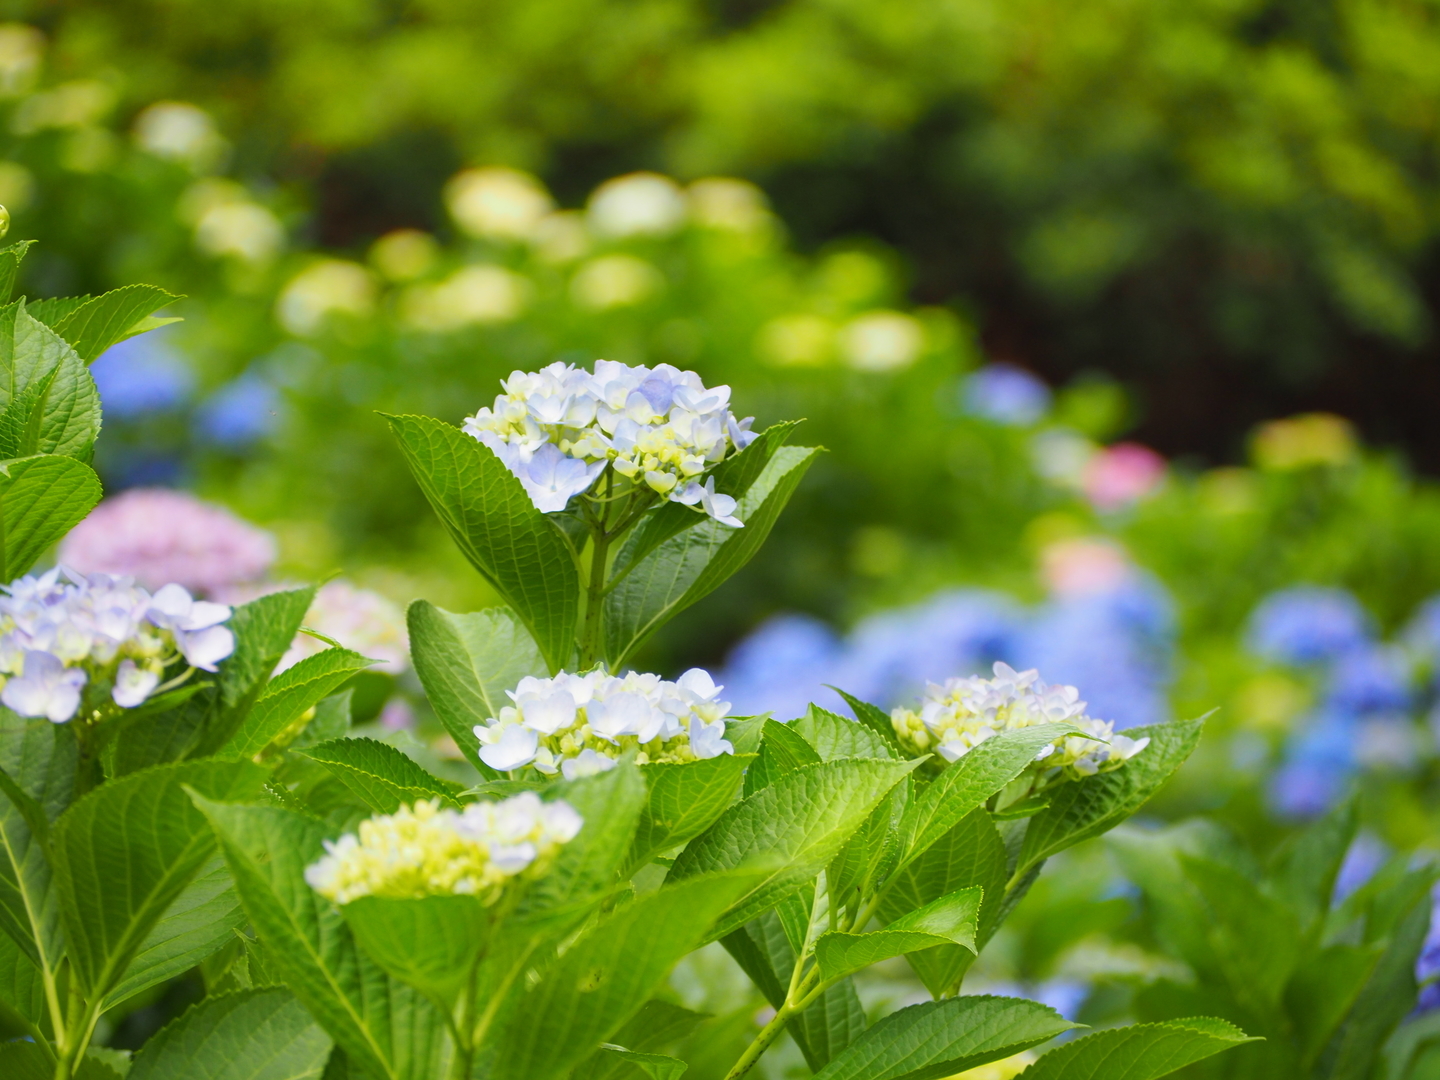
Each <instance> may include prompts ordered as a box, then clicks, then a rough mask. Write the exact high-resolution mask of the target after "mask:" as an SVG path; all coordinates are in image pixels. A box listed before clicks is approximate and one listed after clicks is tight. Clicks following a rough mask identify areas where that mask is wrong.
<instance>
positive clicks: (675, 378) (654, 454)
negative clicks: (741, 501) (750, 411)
mask: <svg viewBox="0 0 1440 1080" xmlns="http://www.w3.org/2000/svg"><path fill="white" fill-rule="evenodd" d="M501 386H502V387H503V388H504V390H505V392H504V393H503V394H501V395H499V396H498V397H497V398H496V399H495V405H494V407H492V408H488V409H485V408H482V409H480V410H479V411H478V412H476V414H475V415H474V416H470V417H467V418H466V419H465V424H464V429H465V432H466V433H467V434H468V435H471V436H473V437H474V438H476V439H479V440H480V441H481V442H482V443H484V444H485V445H486V446H488V447H489V448H490V449H491V450H493V451H495V454H496V456H498V457H499V458H500V460H501V461H503V462H505V465H506V467H508V468H509V469H510V471H511V472H512V473H514V474H515V476H516V477H518V478H519V480H520V483H521V484H523V485H524V486H525V490H526V492H527V493H529V495H530V498H531V500H532V501H533V502H534V503H535V506H536V508H537V509H539V510H541V511H543V512H545V513H553V512H554V511H557V510H564V509H565V507H566V505H567V504H568V503H569V501H570V500H571V499H572V498H573V497H574V496H576V495H579V494H581V493H582V492H585V491H588V490H589V489H590V488H591V486H593V485H594V483H595V481H596V480H597V479H599V477H600V474H601V473H602V472H604V471H605V466H606V465H612V466H613V467H614V469H615V472H616V473H617V474H618V475H619V476H621V477H623V478H625V479H626V480H628V481H629V482H630V483H632V484H634V485H636V486H637V487H640V486H643V487H646V488H649V489H650V490H652V491H654V492H656V493H657V494H659V495H661V496H662V497H664V498H666V499H668V500H669V501H671V502H678V503H683V504H685V505H686V506H698V507H699V508H700V509H701V510H703V511H704V512H705V513H706V514H707V515H709V516H710V517H712V518H714V519H715V520H716V521H719V522H721V523H722V524H724V525H729V526H731V527H732V528H737V529H738V528H740V527H741V525H742V522H741V521H740V520H739V519H738V518H736V517H735V516H734V514H735V500H734V499H732V498H731V497H730V496H728V495H725V494H723V493H718V492H716V490H715V481H714V478H713V477H712V478H706V479H704V480H703V481H702V479H701V474H702V473H704V472H705V470H706V469H708V468H710V467H711V466H712V465H715V464H716V463H718V462H720V461H722V460H724V459H725V457H726V456H727V455H729V454H730V453H731V452H733V451H736V450H742V449H744V448H745V447H746V446H748V445H749V444H750V442H751V441H752V440H753V439H754V438H755V436H754V433H752V432H751V430H750V423H751V419H753V418H751V419H745V420H737V419H736V418H735V414H734V413H732V412H731V411H730V388H729V387H728V386H713V387H707V386H706V385H705V384H704V383H702V382H701V381H700V376H698V375H696V374H695V373H694V372H693V371H681V370H679V369H678V368H674V367H671V366H670V365H669V364H659V365H657V366H655V367H653V368H648V367H631V366H629V365H626V364H618V363H614V362H612V361H609V360H597V361H595V371H594V373H593V374H592V373H591V372H588V371H585V370H584V369H583V368H577V367H575V366H573V365H566V364H563V363H560V362H558V361H557V362H556V363H554V364H551V365H550V366H549V367H546V368H544V369H542V370H540V371H536V372H523V371H516V372H513V373H512V374H511V376H510V378H509V379H507V380H505V381H504V382H502V383H501Z"/></svg>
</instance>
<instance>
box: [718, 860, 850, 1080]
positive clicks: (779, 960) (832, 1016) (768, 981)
mask: <svg viewBox="0 0 1440 1080" xmlns="http://www.w3.org/2000/svg"><path fill="white" fill-rule="evenodd" d="M813 896H814V889H813V886H812V887H811V888H808V889H805V890H803V891H801V892H792V893H790V894H788V895H786V896H784V897H782V898H781V899H780V901H779V902H778V903H777V904H776V905H775V907H773V908H771V909H770V910H769V911H766V912H764V913H762V914H761V915H759V916H757V917H756V918H754V919H751V920H750V921H749V922H747V923H746V924H745V925H744V926H742V927H740V928H739V929H737V930H735V931H733V932H731V933H729V934H727V935H726V936H725V937H724V938H723V939H721V944H722V945H724V946H725V951H726V952H728V953H729V954H730V955H731V956H732V957H734V958H735V962H736V963H738V964H739V965H740V967H741V969H742V970H743V971H744V972H745V974H746V975H748V976H749V977H750V981H751V982H753V983H754V984H755V986H756V987H757V988H758V989H759V990H760V992H761V993H762V994H764V995H765V999H766V1000H767V1001H769V1002H770V1004H771V1005H772V1006H774V1007H775V1008H779V1007H780V1005H781V1004H782V1003H783V1002H784V1001H785V995H786V993H787V991H788V989H789V985H788V984H789V981H790V973H791V971H792V970H793V969H794V967H795V956H796V950H797V949H798V948H799V947H800V945H801V944H802V943H803V941H804V938H805V935H806V930H807V929H808V924H809V921H810V902H811V899H812V898H813ZM786 1030H787V1031H789V1032H790V1035H791V1037H792V1038H793V1039H794V1040H795V1043H796V1045H797V1046H799V1047H800V1052H801V1053H802V1054H803V1055H804V1056H805V1060H806V1062H807V1063H808V1064H809V1065H810V1068H811V1069H820V1068H823V1067H824V1066H825V1064H826V1063H827V1062H828V1061H829V1060H830V1059H831V1058H832V1057H834V1056H835V1055H836V1054H838V1053H839V1052H840V1051H841V1050H843V1049H844V1048H845V1047H847V1046H849V1045H850V1043H852V1042H853V1041H855V1039H857V1038H859V1037H860V1034H861V1032H863V1031H864V1030H865V1010H864V1008H863V1007H862V1006H861V1004H860V999H859V997H858V996H857V995H856V993H855V986H854V984H853V983H852V982H851V981H850V980H849V979H842V980H840V981H839V982H838V983H836V984H835V985H834V986H832V987H830V988H828V989H827V990H826V991H825V992H824V993H823V994H821V995H820V997H819V999H817V1000H816V1001H815V1002H814V1003H813V1004H812V1005H811V1006H810V1007H809V1008H807V1009H806V1010H805V1011H804V1012H802V1013H801V1014H800V1015H799V1016H796V1017H794V1018H792V1019H791V1021H790V1023H789V1025H788V1026H787V1028H786Z"/></svg>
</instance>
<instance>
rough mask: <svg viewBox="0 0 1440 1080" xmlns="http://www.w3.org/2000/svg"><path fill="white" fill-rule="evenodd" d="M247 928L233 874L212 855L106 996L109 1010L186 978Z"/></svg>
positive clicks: (156, 925) (217, 856) (146, 939)
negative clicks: (236, 934)
mask: <svg viewBox="0 0 1440 1080" xmlns="http://www.w3.org/2000/svg"><path fill="white" fill-rule="evenodd" d="M244 925H245V913H244V912H243V911H242V910H241V908H240V897H239V896H237V895H236V894H235V889H234V887H233V886H232V884H231V882H230V872H229V871H228V870H227V869H225V862H224V860H223V859H221V858H220V856H219V855H218V854H216V855H213V856H212V857H211V858H210V861H209V862H208V863H207V864H206V865H205V866H204V867H202V868H201V870H200V871H199V873H197V874H196V875H195V880H193V881H192V882H190V884H189V885H187V886H185V890H184V891H183V892H182V893H181V894H180V895H179V896H177V897H176V898H175V900H174V902H173V903H172V904H171V905H170V906H169V907H168V908H166V909H165V915H164V917H163V918H162V919H161V920H160V921H159V922H158V923H156V924H155V926H154V927H153V928H152V929H151V931H150V933H149V934H147V935H146V937H145V940H144V941H142V942H141V943H140V948H139V949H138V950H137V951H136V953H135V959H133V960H131V961H130V965H129V967H127V968H126V969H125V975H124V977H123V978H121V980H120V983H119V985H117V986H116V987H115V988H114V989H113V990H111V991H110V993H109V994H108V995H107V996H106V999H105V1008H107V1009H110V1008H114V1007H115V1006H116V1005H118V1004H120V1003H121V1002H122V1001H124V1000H126V999H127V998H130V997H133V996H134V995H136V994H138V993H140V992H141V991H142V990H147V989H149V988H150V987H152V986H155V985H156V984H157V983H162V982H164V981H165V980H166V979H171V978H174V977H175V976H177V975H183V974H184V973H185V972H187V971H189V970H190V969H191V968H193V967H194V966H195V965H196V964H198V963H200V962H201V961H203V960H205V959H206V958H208V957H210V956H212V955H213V954H215V953H217V952H219V951H220V950H221V949H222V948H224V947H225V946H226V945H228V944H230V943H231V942H232V941H234V940H235V931H236V929H238V928H239V927H242V926H244Z"/></svg>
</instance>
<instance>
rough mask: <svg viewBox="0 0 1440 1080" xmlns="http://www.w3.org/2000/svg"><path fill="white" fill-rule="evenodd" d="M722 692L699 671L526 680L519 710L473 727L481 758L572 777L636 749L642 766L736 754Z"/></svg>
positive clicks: (503, 768)
mask: <svg viewBox="0 0 1440 1080" xmlns="http://www.w3.org/2000/svg"><path fill="white" fill-rule="evenodd" d="M723 689H724V687H722V686H716V685H715V683H714V681H713V680H712V679H711V678H710V676H709V674H708V673H707V672H705V671H703V670H701V669H700V668H691V669H690V670H689V671H687V672H685V674H684V675H681V676H680V678H678V679H676V680H675V681H674V682H666V681H665V680H664V679H662V678H660V676H658V675H647V674H641V673H639V672H633V671H632V672H630V673H629V674H627V675H624V676H615V675H607V674H605V673H604V672H603V671H592V672H590V673H589V674H586V675H571V674H568V673H566V672H563V671H562V672H561V673H560V674H559V675H556V676H555V677H554V678H553V679H536V678H533V677H528V676H527V677H526V678H524V679H521V680H520V684H519V685H518V686H517V687H515V689H514V690H511V691H508V693H509V696H510V700H512V701H513V702H514V703H515V704H514V705H507V706H505V708H503V709H501V710H500V715H499V716H498V717H495V718H494V719H492V720H490V721H488V723H485V724H477V725H475V734H476V736H477V737H478V738H479V739H480V760H481V761H483V762H485V764H486V765H489V766H490V767H491V768H492V769H498V770H499V771H500V772H510V771H511V770H513V769H523V768H525V767H526V766H531V767H533V768H535V769H536V770H538V771H539V772H541V773H544V774H545V775H547V776H554V775H555V774H556V773H557V772H558V773H560V774H561V775H563V776H564V777H565V779H567V780H573V779H575V778H576V777H580V776H588V775H590V774H592V773H597V772H604V771H605V770H607V769H613V768H614V767H615V762H616V760H617V759H618V758H619V757H620V754H621V753H622V752H624V751H626V750H631V749H633V750H636V751H637V755H636V761H637V762H639V763H640V764H642V765H643V764H645V763H646V762H651V761H668V762H686V761H695V760H697V759H700V758H713V757H719V756H720V755H721V754H733V753H734V752H735V747H734V746H732V745H731V744H730V742H729V741H728V740H727V739H726V738H725V716H726V714H727V713H729V711H730V703H729V702H728V701H721V700H719V697H720V691H721V690H723Z"/></svg>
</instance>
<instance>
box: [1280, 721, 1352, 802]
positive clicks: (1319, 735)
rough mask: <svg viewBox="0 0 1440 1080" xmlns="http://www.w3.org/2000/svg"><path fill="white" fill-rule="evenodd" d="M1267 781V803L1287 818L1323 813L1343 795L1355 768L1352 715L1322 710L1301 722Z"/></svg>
mask: <svg viewBox="0 0 1440 1080" xmlns="http://www.w3.org/2000/svg"><path fill="white" fill-rule="evenodd" d="M1298 732H1299V734H1298V736H1297V737H1296V738H1294V739H1292V740H1291V742H1290V744H1289V745H1288V746H1287V747H1286V752H1285V761H1284V762H1283V763H1282V764H1281V766H1280V768H1279V769H1277V770H1276V771H1275V774H1274V775H1273V776H1272V777H1271V778H1270V803H1271V806H1273V807H1274V809H1275V810H1276V812H1277V813H1279V814H1280V815H1281V816H1283V817H1289V818H1307V817H1315V816H1316V815H1319V814H1323V813H1324V812H1325V811H1326V810H1328V809H1330V807H1331V806H1333V805H1334V804H1335V802H1336V801H1337V800H1338V799H1339V798H1340V796H1341V795H1342V794H1344V791H1345V787H1346V784H1348V783H1349V780H1350V777H1351V776H1352V775H1353V774H1354V772H1355V769H1356V767H1357V765H1358V762H1357V760H1356V756H1355V742H1356V725H1355V721H1354V717H1353V716H1349V715H1346V714H1344V713H1339V712H1335V711H1332V710H1322V711H1321V712H1319V713H1316V714H1314V715H1312V716H1311V717H1309V718H1308V719H1305V720H1302V721H1301V722H1300V724H1299V727H1298Z"/></svg>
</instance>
